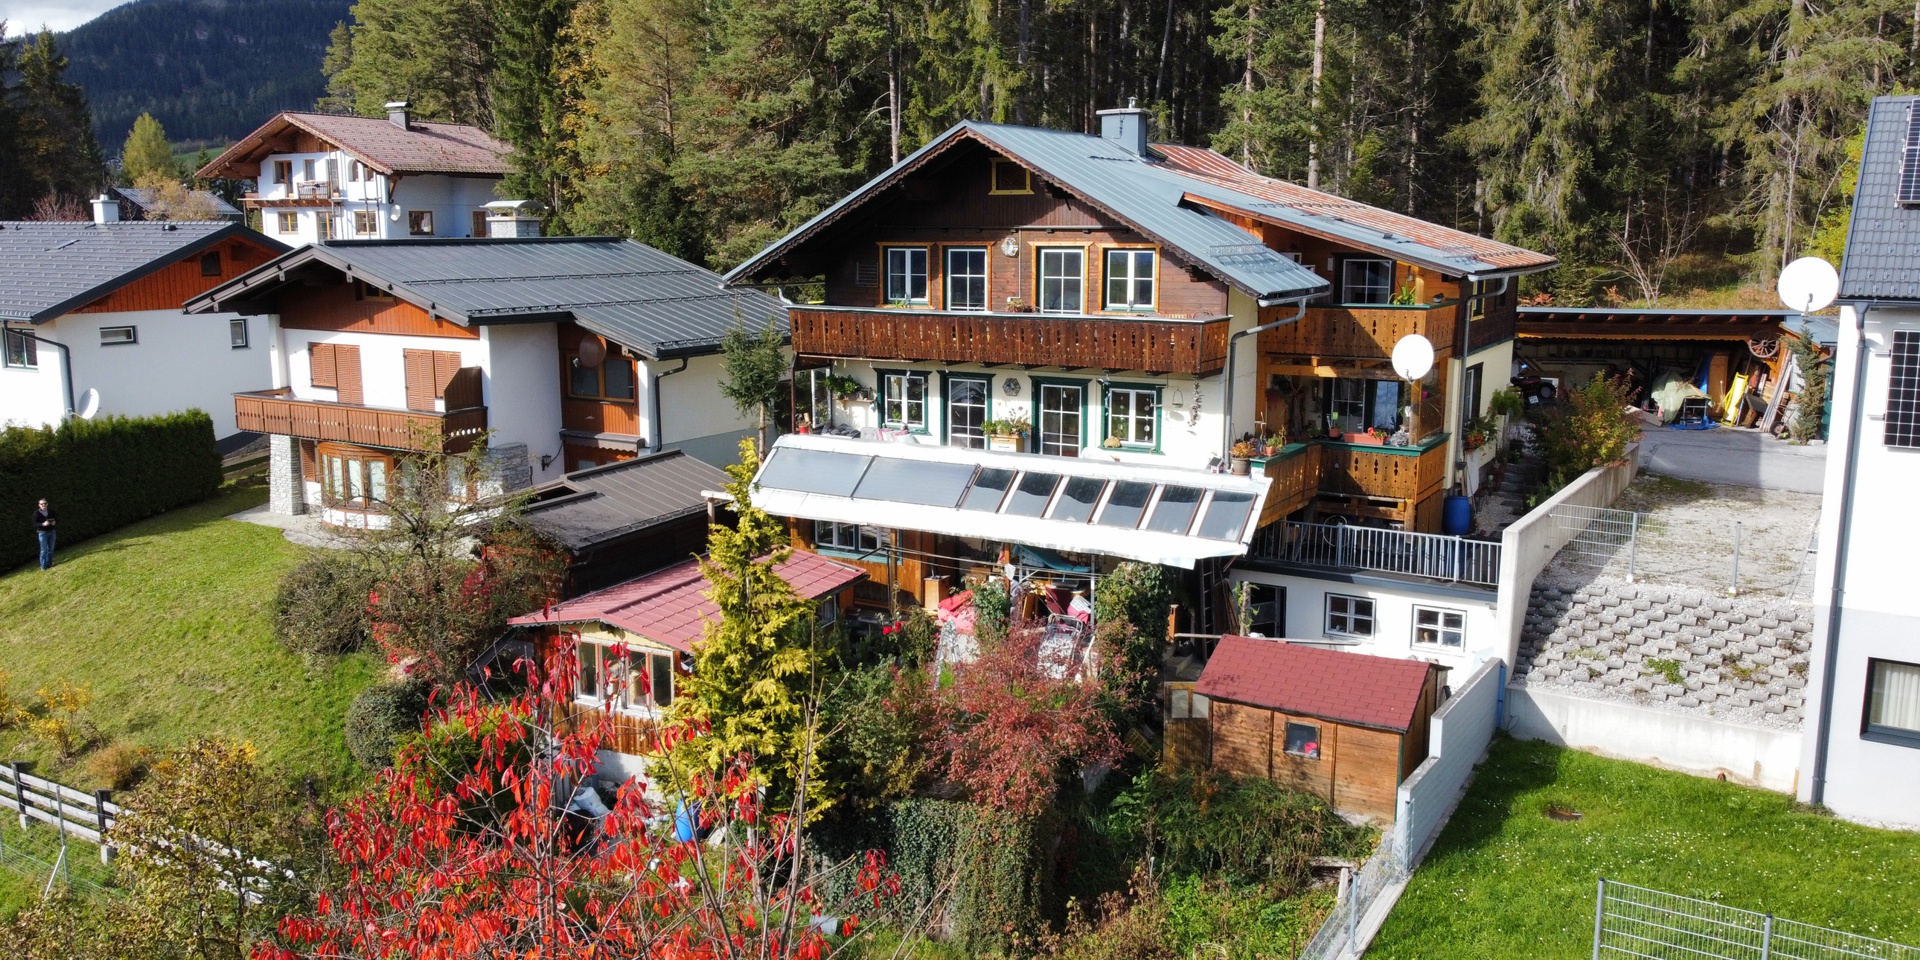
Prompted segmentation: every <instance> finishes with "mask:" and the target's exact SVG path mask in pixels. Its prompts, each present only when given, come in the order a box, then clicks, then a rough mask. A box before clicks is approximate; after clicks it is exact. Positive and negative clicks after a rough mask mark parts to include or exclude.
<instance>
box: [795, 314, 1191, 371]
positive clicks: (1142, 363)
mask: <svg viewBox="0 0 1920 960" xmlns="http://www.w3.org/2000/svg"><path fill="white" fill-rule="evenodd" d="M787 313H788V320H789V322H790V323H791V324H792V326H793V350H794V352H795V353H799V354H804V355H808V356H823V357H850V358H858V359H865V360H938V361H946V362H951V363H966V362H972V363H1019V364H1028V365H1031V366H1051V367H1104V368H1106V369H1109V370H1144V371H1149V372H1155V373H1198V374H1207V373H1215V372H1217V371H1219V370H1220V369H1221V368H1223V367H1225V366H1226V363H1227V318H1225V317H1214V318H1206V319H1200V320H1177V319H1160V318H1142V319H1132V318H1107V317H1087V316H1077V315H1076V316H1051V315H1047V314H1037V313H1016V314H1008V313H963V312H953V311H930V310H915V309H912V308H902V309H879V308H858V307H818V306H795V307H792V308H790V309H789V310H788V311H787Z"/></svg>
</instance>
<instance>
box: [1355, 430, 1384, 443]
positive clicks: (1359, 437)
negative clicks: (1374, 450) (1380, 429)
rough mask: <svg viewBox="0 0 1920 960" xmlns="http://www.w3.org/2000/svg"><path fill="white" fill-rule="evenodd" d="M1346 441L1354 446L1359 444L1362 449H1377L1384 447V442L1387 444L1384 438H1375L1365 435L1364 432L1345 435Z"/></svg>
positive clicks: (1368, 434) (1371, 435) (1369, 434)
mask: <svg viewBox="0 0 1920 960" xmlns="http://www.w3.org/2000/svg"><path fill="white" fill-rule="evenodd" d="M1346 441H1347V442H1348V443H1355V444H1359V445H1361V446H1363V447H1379V446H1385V445H1386V442H1387V440H1386V438H1385V437H1376V436H1374V435H1373V434H1371V433H1366V432H1364V431H1362V432H1360V433H1349V434H1347V435H1346Z"/></svg>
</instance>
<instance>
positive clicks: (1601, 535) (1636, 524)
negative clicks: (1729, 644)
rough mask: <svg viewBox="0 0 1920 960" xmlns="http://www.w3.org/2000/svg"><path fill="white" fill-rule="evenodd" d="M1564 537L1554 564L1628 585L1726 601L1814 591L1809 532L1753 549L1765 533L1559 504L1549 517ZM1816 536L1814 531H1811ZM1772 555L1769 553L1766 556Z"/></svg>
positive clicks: (1796, 595) (1795, 596) (1798, 596)
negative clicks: (1694, 591) (1690, 590)
mask: <svg viewBox="0 0 1920 960" xmlns="http://www.w3.org/2000/svg"><path fill="white" fill-rule="evenodd" d="M1549 516H1550V517H1551V518H1552V521H1553V523H1554V524H1555V525H1556V526H1558V527H1559V528H1561V529H1562V530H1566V531H1569V535H1568V539H1567V545H1566V546H1565V547H1562V548H1561V549H1560V553H1559V555H1558V556H1556V557H1555V558H1554V562H1556V563H1559V564H1561V565H1564V566H1569V567H1574V568H1578V569H1581V570H1585V571H1589V572H1592V573H1607V574H1611V575H1613V576H1618V577H1624V578H1625V579H1626V580H1627V582H1629V583H1637V582H1646V583H1673V584H1685V585H1688V586H1693V587H1698V588H1701V589H1706V590H1711V591H1713V592H1716V593H1719V592H1724V593H1726V594H1727V595H1728V596H1740V595H1749V594H1751V595H1766V596H1777V597H1788V598H1793V599H1805V598H1806V597H1807V596H1808V595H1809V594H1810V593H1811V591H1812V588H1813V564H1812V561H1813V547H1814V540H1813V534H1811V533H1810V534H1809V537H1808V539H1807V541H1806V544H1805V546H1804V547H1801V546H1800V545H1799V542H1798V541H1797V540H1796V541H1795V542H1794V543H1793V545H1792V549H1788V548H1786V547H1782V546H1780V544H1779V537H1777V536H1775V537H1771V538H1769V539H1770V540H1771V542H1772V543H1773V547H1772V548H1768V547H1766V546H1765V545H1764V544H1763V545H1762V548H1761V549H1760V550H1757V551H1756V550H1755V549H1753V547H1752V545H1753V543H1754V540H1755V535H1756V533H1767V532H1769V531H1768V530H1767V529H1766V528H1765V527H1760V528H1754V527H1750V526H1749V525H1748V524H1746V523H1743V522H1741V521H1738V520H1735V521H1732V522H1730V523H1711V522H1706V521H1701V520H1698V519H1683V518H1679V517H1675V516H1668V515H1663V514H1645V513H1636V512H1634V511H1632V510H1617V509H1614V508H1612V507H1586V506H1573V505H1566V506H1560V507H1556V508H1554V510H1553V511H1552V513H1550V514H1549ZM1815 532H1817V530H1816V531H1815ZM1769 551H1771V552H1769Z"/></svg>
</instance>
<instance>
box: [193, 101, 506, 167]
mask: <svg viewBox="0 0 1920 960" xmlns="http://www.w3.org/2000/svg"><path fill="white" fill-rule="evenodd" d="M295 129H298V130H304V131H306V132H307V133H310V134H313V135H314V136H316V137H319V138H320V139H322V140H325V141H327V142H328V143H331V144H333V145H335V146H337V147H339V148H340V149H342V150H345V151H346V152H347V153H348V154H350V155H352V156H353V157H354V158H355V159H358V160H359V161H360V162H361V163H364V164H366V165H367V166H369V167H372V168H373V169H374V170H376V171H378V172H380V173H383V174H393V173H457V174H469V175H476V174H477V175H481V176H505V175H506V173H507V171H508V167H507V157H508V155H509V154H510V153H512V150H513V148H512V147H509V146H507V145H506V144H504V143H501V142H500V141H498V140H495V139H494V138H493V137H491V136H489V135H488V134H487V132H486V131H485V130H482V129H480V128H479V127H471V126H467V125H466V124H462V123H429V122H426V121H422V120H414V121H411V122H409V123H408V124H407V128H406V129H405V130H402V129H400V128H399V127H398V126H396V125H395V124H394V123H393V121H391V120H388V119H387V118H385V117H349V116H341V115H339V114H331V113H295V112H291V111H289V112H286V113H282V114H278V115H276V116H275V117H274V118H273V119H271V120H268V121H267V122H266V123H263V124H261V125H260V128H259V129H258V130H255V131H253V132H252V133H249V134H247V135H246V136H245V137H242V138H241V139H240V142H239V143H236V144H234V145H233V146H231V147H228V148H227V150H226V152H225V153H222V154H221V155H220V156H218V157H216V158H214V160H213V162H212V163H209V164H207V165H206V166H205V167H204V168H202V169H201V171H200V173H199V176H202V177H230V176H241V175H244V176H249V177H250V176H256V175H258V173H259V168H260V161H261V160H262V159H264V158H266V157H267V156H268V155H270V154H273V153H281V152H286V151H285V148H284V146H283V145H282V144H281V143H280V141H281V140H282V139H283V138H284V135H285V134H287V133H288V132H290V131H291V130H295Z"/></svg>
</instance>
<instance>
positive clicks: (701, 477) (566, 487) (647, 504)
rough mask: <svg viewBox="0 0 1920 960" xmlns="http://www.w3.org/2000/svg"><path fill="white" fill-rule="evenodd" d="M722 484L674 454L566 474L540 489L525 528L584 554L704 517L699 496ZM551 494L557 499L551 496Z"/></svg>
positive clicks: (720, 475)
mask: <svg viewBox="0 0 1920 960" xmlns="http://www.w3.org/2000/svg"><path fill="white" fill-rule="evenodd" d="M727 482H728V478H727V475H726V473H725V472H724V471H722V470H720V469H719V468H718V467H714V466H710V465H708V464H707V463H705V462H702V461H701V460H699V459H697V458H695V457H690V456H687V455H686V454H685V453H683V452H681V451H679V450H669V451H667V452H665V453H656V454H654V455H652V456H649V457H641V458H640V459H637V460H626V461H623V462H620V463H613V464H608V465H606V466H600V467H592V468H589V469H586V470H577V471H575V472H573V473H569V474H567V475H566V477H565V478H563V479H561V480H558V481H555V482H554V483H553V484H551V485H549V486H547V487H546V488H543V490H542V495H545V496H551V497H552V498H551V499H545V500H541V501H539V502H537V503H534V504H533V505H532V506H530V507H528V508H527V513H526V516H527V522H528V523H530V524H532V525H533V526H534V528H535V529H537V530H539V531H540V532H541V533H544V534H546V535H547V536H549V537H551V538H553V539H554V540H556V541H558V542H559V543H560V544H561V545H562V546H564V547H566V548H567V549H569V550H584V549H586V548H588V547H591V546H594V545H596V544H601V543H605V542H607V541H609V540H614V539H617V538H619V537H624V536H626V535H628V534H631V533H635V532H637V531H640V530H644V529H646V528H648V527H653V526H656V525H659V524H662V523H666V522H668V521H672V520H678V519H680V518H682V517H686V516H690V515H692V514H696V513H705V512H706V509H707V501H706V498H704V497H702V496H701V495H700V492H701V491H702V490H719V489H721V488H723V487H725V486H726V485H727ZM555 494H558V495H557V496H555Z"/></svg>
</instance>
